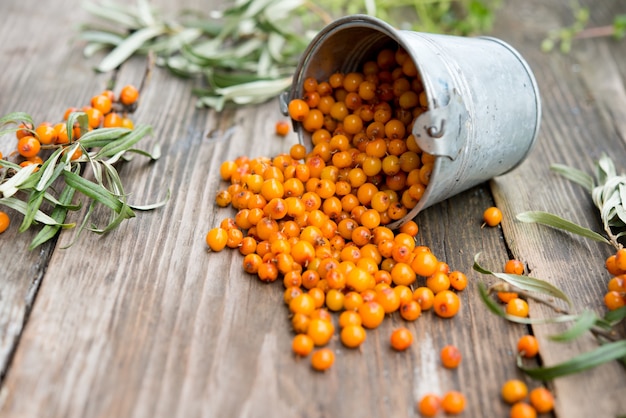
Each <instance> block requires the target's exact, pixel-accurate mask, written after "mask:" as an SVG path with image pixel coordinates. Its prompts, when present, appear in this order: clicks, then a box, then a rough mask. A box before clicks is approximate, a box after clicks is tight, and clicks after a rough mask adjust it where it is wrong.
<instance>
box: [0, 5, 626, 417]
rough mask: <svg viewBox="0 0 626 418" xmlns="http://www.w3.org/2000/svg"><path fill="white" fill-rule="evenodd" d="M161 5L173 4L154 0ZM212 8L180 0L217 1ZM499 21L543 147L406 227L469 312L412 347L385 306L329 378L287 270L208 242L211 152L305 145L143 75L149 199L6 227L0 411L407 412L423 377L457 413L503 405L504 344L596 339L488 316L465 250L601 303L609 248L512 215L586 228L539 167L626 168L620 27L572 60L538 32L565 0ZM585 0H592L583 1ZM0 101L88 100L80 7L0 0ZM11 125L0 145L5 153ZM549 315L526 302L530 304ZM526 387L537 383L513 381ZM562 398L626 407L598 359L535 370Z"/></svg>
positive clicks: (46, 107) (48, 115) (125, 70)
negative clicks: (444, 270) (54, 224)
mask: <svg viewBox="0 0 626 418" xmlns="http://www.w3.org/2000/svg"><path fill="white" fill-rule="evenodd" d="M158 3H162V4H166V3H167V2H165V1H160V2H158ZM210 3H211V2H200V1H197V0H196V1H193V0H185V1H183V2H179V4H177V5H176V6H174V4H169V5H168V6H167V7H169V8H170V9H171V10H176V8H178V7H182V6H183V5H184V6H188V7H191V8H204V9H207V8H210V5H209V4H210ZM505 3H506V5H505V6H504V7H503V8H502V9H501V10H500V12H499V14H498V17H497V19H496V27H495V30H494V32H493V35H494V36H497V37H499V38H501V39H503V40H505V41H507V42H509V43H510V44H512V45H513V46H514V47H515V48H516V49H518V50H519V52H520V53H521V54H522V55H523V56H524V57H525V58H526V60H527V61H528V62H529V64H530V66H531V67H532V69H533V70H534V73H535V76H536V78H537V81H538V84H539V88H540V90H541V94H542V99H543V121H542V127H541V132H540V135H539V139H538V143H537V146H536V147H535V148H534V150H533V151H532V153H531V155H530V156H529V158H528V159H527V160H526V161H525V162H524V163H523V164H522V165H521V166H520V167H519V168H517V169H516V170H515V171H513V172H512V173H510V174H507V175H504V176H502V177H499V178H496V179H494V180H492V181H491V182H488V183H485V184H483V185H481V186H479V187H475V188H473V189H471V190H469V191H467V192H464V193H462V194H460V195H459V196H457V197H454V198H452V199H450V200H448V201H446V202H443V203H441V204H438V205H437V206H435V207H432V208H430V209H428V210H426V211H425V212H423V213H422V214H420V215H419V217H418V219H417V220H418V223H419V225H420V228H421V232H420V235H419V240H420V241H421V242H422V243H424V244H426V245H429V246H430V247H431V248H432V249H433V251H434V252H435V254H437V255H439V256H440V257H441V258H443V259H445V260H446V261H447V262H448V263H449V264H450V265H451V266H452V267H453V268H455V269H460V270H462V271H465V272H466V273H467V274H468V277H469V278H470V281H471V285H470V287H469V288H468V289H467V290H465V291H464V292H463V293H461V296H462V303H463V307H462V312H461V314H459V315H458V316H456V317H455V318H453V319H451V320H441V319H438V318H436V317H435V316H433V315H432V314H431V313H425V314H424V315H423V316H422V317H421V318H420V319H419V320H417V321H416V322H415V323H411V324H408V327H409V328H410V329H411V330H412V331H413V332H414V334H415V337H416V342H415V344H414V345H413V346H412V347H411V349H410V350H409V351H408V352H405V353H396V352H393V351H392V350H391V349H390V348H389V344H388V337H389V334H390V332H391V330H392V329H393V328H394V327H397V326H399V325H400V324H402V323H403V321H402V320H399V319H398V318H397V317H393V318H392V319H390V320H387V321H385V322H384V324H383V325H382V326H381V327H380V328H379V329H377V330H376V331H373V332H369V333H368V337H367V338H368V339H367V342H366V343H365V344H364V346H363V348H362V350H360V351H353V350H347V349H344V348H342V347H341V344H340V342H339V341H337V340H335V341H333V342H332V343H331V347H332V348H333V349H335V351H336V354H337V361H336V364H335V366H334V367H333V368H332V369H331V370H330V371H328V372H327V373H324V374H320V373H316V372H313V371H312V370H311V368H310V366H309V364H308V361H307V360H297V359H294V357H293V356H292V355H291V352H290V341H291V337H292V334H291V331H290V328H289V322H288V317H287V310H286V308H285V306H284V305H283V304H282V285H281V284H279V283H275V284H273V285H265V284H262V283H261V282H260V281H258V280H256V279H253V278H251V277H250V276H248V275H246V274H244V273H242V270H241V257H240V256H239V254H238V253H237V252H233V251H225V252H221V253H216V254H209V253H207V250H206V247H205V244H204V235H205V233H206V232H207V231H208V229H209V228H211V227H213V226H215V225H216V224H217V223H218V222H219V221H220V220H221V219H222V218H224V217H225V216H230V215H232V212H230V210H229V209H219V210H218V209H216V208H215V206H214V204H213V199H214V196H215V194H216V192H217V191H218V190H219V189H220V188H222V187H224V184H223V183H221V181H220V180H219V176H218V167H219V164H220V163H221V162H222V161H224V160H226V159H232V158H235V157H237V156H239V155H240V154H242V153H245V154H247V155H250V156H259V155H265V156H270V155H274V154H276V153H278V152H283V151H286V150H287V149H288V147H289V146H290V145H291V144H292V143H294V142H295V141H296V138H295V137H294V136H293V135H292V136H289V137H287V138H286V139H279V138H277V137H276V136H275V135H273V125H274V122H275V121H276V120H277V119H279V118H281V117H282V115H281V114H280V112H279V110H278V103H277V101H276V100H274V101H271V102H269V103H267V104H264V105H261V106H256V107H247V108H239V109H236V110H227V111H224V112H222V113H215V112H213V111H210V110H206V109H197V108H195V107H194V99H193V96H192V94H191V87H192V85H191V84H190V83H188V82H186V81H184V80H180V79H176V78H174V77H172V76H170V75H169V74H168V73H166V72H165V71H163V70H156V71H155V72H154V74H153V77H152V80H151V88H149V89H148V90H147V91H146V92H145V95H144V97H143V98H142V103H141V106H140V109H139V111H138V112H137V114H136V120H137V121H139V122H141V123H144V124H150V125H152V126H153V127H154V129H155V133H154V135H152V136H151V137H150V138H149V139H148V140H146V141H145V142H143V145H142V146H143V147H145V148H146V149H149V148H151V147H152V146H153V145H154V144H157V143H159V144H160V145H161V147H162V158H161V159H160V160H158V161H156V162H154V163H148V162H146V161H145V160H142V159H141V158H136V159H135V160H133V161H132V162H131V163H128V164H125V165H124V166H123V167H122V168H121V175H122V177H123V179H124V181H125V184H126V188H127V191H129V192H131V194H132V195H131V196H132V201H133V202H134V203H147V202H152V201H157V200H160V199H162V198H163V197H164V195H165V194H166V193H167V191H168V190H169V191H171V194H172V196H171V200H170V202H169V203H168V204H167V205H166V206H165V207H164V208H162V209H159V210H156V211H153V212H146V213H140V214H139V215H138V216H137V218H135V219H132V220H130V221H128V222H125V223H124V224H123V225H122V226H121V227H120V228H119V229H117V230H115V231H114V232H112V233H110V234H108V235H106V236H103V237H99V236H96V235H93V234H83V235H82V236H81V237H80V238H79V239H78V241H77V242H76V243H74V245H73V246H71V247H69V248H67V249H64V247H66V246H67V245H68V244H70V243H71V240H72V237H73V235H72V233H71V232H67V233H63V234H62V235H61V236H60V238H59V239H58V241H57V242H55V243H50V244H48V245H44V246H43V247H42V248H41V249H38V250H36V251H28V250H27V246H28V243H29V242H30V240H31V239H32V237H33V236H34V233H35V231H32V232H25V233H21V234H18V232H17V229H18V225H19V217H18V216H17V214H15V213H13V212H11V211H9V212H10V213H11V214H12V219H13V224H12V225H11V227H10V228H9V230H7V231H6V232H5V233H4V234H2V235H1V236H0V379H1V380H0V417H174V416H179V417H196V416H207V417H209V416H210V417H235V416H242V417H267V416H275V417H339V416H347V417H368V416H371V417H403V416H406V417H414V416H417V415H418V414H417V412H416V408H415V403H416V401H417V400H418V399H419V397H420V396H421V395H422V394H423V393H425V392H428V391H434V392H440V393H442V392H444V391H446V390H450V389H457V390H461V391H463V392H464V393H465V395H466V396H467V399H468V404H467V409H466V412H465V413H464V414H463V416H467V417H505V416H508V406H506V405H505V404H504V403H503V402H502V401H501V400H500V398H499V388H500V386H501V384H502V383H503V382H504V381H505V380H507V379H510V378H513V377H518V378H524V377H523V376H522V374H521V373H520V372H519V371H517V370H516V367H515V355H514V344H515V342H516V340H517V338H518V337H519V336H521V335H522V334H525V333H528V332H532V333H534V334H535V335H536V336H537V337H538V338H539V340H540V344H541V353H540V361H541V363H542V364H545V365H551V364H555V363H557V362H559V361H563V360H565V359H567V358H569V357H571V356H573V355H575V354H577V353H580V352H583V351H585V350H588V349H590V348H592V347H594V346H595V343H594V341H593V339H592V338H591V336H587V337H583V338H580V339H578V340H576V341H575V342H573V343H568V344H559V343H555V342H551V341H549V340H548V339H547V336H548V335H550V334H552V333H554V332H555V331H557V330H561V329H563V328H562V327H554V326H545V325H541V326H533V327H531V328H530V327H526V326H523V325H513V324H510V323H506V322H504V321H503V320H501V319H499V318H496V317H495V316H494V315H492V314H490V313H488V312H487V310H486V309H485V307H484V305H482V303H481V302H480V300H479V297H478V293H477V289H476V286H475V284H476V283H477V282H478V281H480V280H484V281H487V282H489V279H488V278H486V277H483V276H481V275H479V274H478V273H476V272H473V271H472V269H471V266H472V262H473V257H474V255H475V254H476V253H479V252H481V253H482V256H481V261H482V263H483V264H484V265H485V266H486V267H489V268H492V269H494V270H499V269H501V266H502V265H503V264H504V262H505V261H506V260H507V259H508V258H509V257H516V258H518V259H520V260H522V261H523V262H524V263H526V265H527V267H528V270H529V271H530V272H531V273H532V275H533V276H535V277H540V278H544V279H546V280H548V281H550V282H552V283H554V284H556V285H558V286H559V287H561V288H563V289H564V290H565V291H566V293H567V294H568V295H569V296H570V297H571V298H572V300H573V301H574V302H575V306H576V309H578V310H582V309H583V308H591V309H594V310H595V311H597V312H599V313H602V312H604V307H603V303H602V296H603V294H604V292H605V290H606V283H607V281H608V279H609V277H608V274H607V273H606V272H605V270H604V268H603V263H604V259H605V258H606V257H607V256H608V255H610V254H611V250H610V249H609V248H608V247H606V246H602V245H599V244H594V243H592V242H589V241H586V240H583V239H579V238H576V237H572V236H570V235H567V234H564V233H561V232H558V231H554V230H551V229H547V228H542V227H538V226H533V225H527V224H521V223H518V222H516V221H514V216H515V215H516V214H517V213H519V212H522V211H526V210H547V211H550V212H554V213H557V214H560V215H562V216H564V217H566V218H569V219H571V220H573V221H575V222H578V223H580V224H583V225H586V226H589V227H592V228H595V229H596V230H598V229H599V221H598V216H597V214H596V211H595V209H594V207H593V205H592V203H591V201H590V199H589V198H588V196H587V195H586V194H585V192H584V191H583V190H581V188H580V187H578V186H576V185H574V184H572V183H570V182H568V181H566V180H564V179H562V178H560V177H558V176H556V175H554V174H552V173H551V172H550V171H549V165H550V164H551V163H556V162H558V163H564V164H568V165H571V166H574V167H577V168H580V169H582V170H585V171H587V172H591V170H592V166H593V163H594V161H595V160H596V159H597V158H598V157H599V156H600V155H601V154H602V153H603V152H606V153H609V154H610V155H611V156H612V157H613V159H614V160H615V161H616V162H617V164H618V166H619V168H620V169H624V164H623V162H624V161H626V159H625V157H626V149H625V147H624V142H625V141H626V89H625V88H624V84H625V82H626V60H625V59H624V57H626V42H615V41H612V40H610V39H588V40H583V41H580V42H577V43H576V44H575V47H574V51H573V52H572V53H571V54H570V55H561V54H558V53H552V54H544V53H542V52H540V50H539V43H540V41H541V39H542V38H543V37H544V36H545V34H546V32H547V30H549V29H550V28H555V27H560V26H563V25H566V24H570V23H571V21H572V18H571V15H570V8H569V2H568V1H566V0H560V1H552V2H543V1H540V0H532V1H526V2H514V1H507V2H505ZM588 3H591V1H589V2H588ZM625 11H626V3H624V2H618V1H614V2H602V3H601V4H597V2H595V3H594V4H593V7H592V14H591V20H592V24H595V25H599V24H605V23H607V22H610V21H611V19H612V17H613V16H614V15H615V14H618V13H624V12H625ZM0 16H2V17H3V23H2V25H0V41H1V42H0V62H2V63H3V66H2V68H3V71H2V76H0V114H1V115H4V114H6V113H9V112H12V111H25V112H28V113H30V114H32V115H34V116H35V118H36V119H38V120H56V119H58V117H59V115H61V114H62V112H63V111H64V109H65V108H66V107H68V106H72V105H82V104H84V103H85V102H86V100H88V98H90V97H91V96H92V95H93V94H94V93H95V92H98V91H100V90H101V89H102V88H103V87H104V86H105V84H106V82H107V80H108V78H109V77H110V74H96V73H94V72H93V71H92V68H93V66H95V64H96V61H95V60H93V59H91V60H88V59H85V58H84V57H83V56H82V53H81V48H80V44H78V43H77V42H75V41H74V36H75V35H76V31H75V25H76V24H77V23H78V22H81V21H83V20H85V19H87V18H88V16H87V14H86V12H85V11H84V10H82V9H81V8H80V7H79V2H77V1H71V0H60V1H54V2H53V1H36V0H22V1H19V2H16V1H3V2H0ZM143 69H144V61H143V60H142V59H136V60H132V61H131V62H130V63H128V64H127V65H124V66H123V67H122V69H121V70H120V71H119V74H118V75H117V83H118V86H121V85H123V84H125V83H127V82H130V83H136V82H137V80H139V79H140V77H141V74H142V72H143ZM12 146H13V143H12V142H11V139H7V138H3V139H2V141H1V142H0V150H1V151H2V152H3V153H4V154H5V155H6V154H8V152H10V151H11V148H12ZM494 202H495V204H497V206H499V207H500V208H501V209H502V210H503V212H504V214H505V219H504V221H503V223H502V227H499V228H495V229H490V228H482V229H481V227H480V224H481V220H480V218H481V214H482V211H483V210H484V209H485V208H486V207H488V206H490V205H492V204H493V203H494ZM545 315H550V312H549V311H548V310H547V309H546V308H545V307H543V306H539V305H537V304H531V316H533V317H542V316H545ZM447 343H453V344H456V345H457V346H458V347H460V349H461V350H462V352H463V355H464V360H463V363H462V365H461V367H460V368H459V369H458V370H454V371H451V370H445V369H443V368H442V367H440V366H439V365H438V360H437V353H438V350H439V348H441V347H442V346H443V345H444V344H447ZM526 381H527V382H528V384H529V385H530V386H531V387H535V386H538V385H540V384H541V382H535V381H532V380H529V379H526ZM547 385H548V387H549V388H550V389H552V390H553V391H554V394H555V395H556V400H557V403H556V410H555V413H554V414H553V416H555V417H559V418H572V417H590V416H594V417H596V418H603V417H616V416H619V415H624V414H626V397H624V396H623V395H622V392H623V388H624V387H625V385H626V373H625V372H624V370H623V368H621V367H620V366H619V365H618V364H617V363H611V364H607V365H604V366H601V367H598V368H596V369H594V370H590V371H587V372H584V373H580V374H577V375H574V376H570V377H564V378H559V379H557V380H555V381H553V382H549V383H547Z"/></svg>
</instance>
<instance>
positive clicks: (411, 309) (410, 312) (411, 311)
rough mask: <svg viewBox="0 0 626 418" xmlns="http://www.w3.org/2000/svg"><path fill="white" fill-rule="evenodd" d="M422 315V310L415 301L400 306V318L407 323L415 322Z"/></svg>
mask: <svg viewBox="0 0 626 418" xmlns="http://www.w3.org/2000/svg"><path fill="white" fill-rule="evenodd" d="M421 314H422V308H421V307H420V305H419V303H417V301H415V300H411V301H408V302H405V303H402V304H401V305H400V316H401V317H402V318H403V319H404V320H406V321H415V320H416V319H417V318H419V317H420V315H421Z"/></svg>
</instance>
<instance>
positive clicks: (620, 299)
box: [604, 290, 626, 311]
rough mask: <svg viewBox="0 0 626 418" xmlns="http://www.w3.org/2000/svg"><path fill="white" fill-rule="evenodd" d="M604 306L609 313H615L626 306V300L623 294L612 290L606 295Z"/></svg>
mask: <svg viewBox="0 0 626 418" xmlns="http://www.w3.org/2000/svg"><path fill="white" fill-rule="evenodd" d="M604 304H605V305H606V307H607V309H608V310H609V311H614V310H615V309H619V308H621V307H622V306H624V305H626V300H625V299H624V296H622V293H620V292H616V291H615V290H611V291H609V292H607V293H606V294H605V295H604Z"/></svg>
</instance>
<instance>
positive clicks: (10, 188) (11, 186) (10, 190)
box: [0, 162, 39, 198]
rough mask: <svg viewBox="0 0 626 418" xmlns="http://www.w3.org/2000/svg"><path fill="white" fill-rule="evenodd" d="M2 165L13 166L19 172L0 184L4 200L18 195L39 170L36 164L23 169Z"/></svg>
mask: <svg viewBox="0 0 626 418" xmlns="http://www.w3.org/2000/svg"><path fill="white" fill-rule="evenodd" d="M2 164H3V165H6V166H11V167H12V168H15V169H16V171H17V172H16V173H15V175H14V176H13V177H11V178H10V179H8V180H7V181H5V182H4V183H1V184H0V196H2V197H3V198H7V197H11V196H13V195H14V194H15V193H17V192H18V191H19V190H20V189H21V188H23V186H24V184H26V183H27V182H28V181H29V180H30V176H31V175H33V174H34V173H35V170H37V169H38V168H39V167H38V166H37V165H36V164H31V165H27V166H26V167H23V168H22V167H20V166H18V165H15V164H5V163H4V162H3V163H2Z"/></svg>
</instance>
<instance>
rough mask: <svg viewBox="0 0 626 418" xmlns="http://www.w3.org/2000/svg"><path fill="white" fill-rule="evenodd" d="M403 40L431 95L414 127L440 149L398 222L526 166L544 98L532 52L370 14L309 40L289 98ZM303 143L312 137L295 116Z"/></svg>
mask: <svg viewBox="0 0 626 418" xmlns="http://www.w3.org/2000/svg"><path fill="white" fill-rule="evenodd" d="M397 45H400V46H401V47H403V48H404V49H405V50H406V51H407V52H408V53H409V55H410V57H411V58H412V59H413V61H414V63H415V65H416V67H417V69H418V73H419V76H420V77H421V80H422V83H423V86H424V90H425V93H426V96H427V99H428V110H427V111H426V112H425V113H423V114H421V115H420V116H419V117H418V119H417V120H416V123H415V124H414V127H413V132H412V133H413V134H414V135H415V137H416V141H417V143H418V145H419V146H420V147H421V149H422V150H424V151H426V152H428V153H430V154H433V155H434V156H436V158H435V162H434V167H433V171H432V174H431V177H430V181H429V184H428V186H427V188H426V191H425V193H424V195H423V196H422V198H421V199H420V200H419V202H418V204H417V205H416V206H415V207H414V208H413V209H412V210H411V211H410V212H409V213H408V214H407V216H405V217H404V218H403V219H401V220H399V221H396V222H394V223H392V224H390V225H388V226H389V227H391V228H397V227H399V226H400V225H402V224H403V223H405V222H406V221H408V220H410V219H413V218H414V217H415V216H416V215H417V214H418V213H419V212H420V211H421V210H423V209H425V208H427V207H429V206H432V205H434V204H435V203H438V202H441V201H443V200H445V199H447V198H449V197H451V196H453V195H455V194H458V193H460V192H462V191H464V190H467V189H469V188H471V187H473V186H475V185H477V184H480V183H482V182H484V181H487V180H489V179H491V178H493V177H495V176H498V175H501V174H504V173H506V172H508V171H510V170H512V169H513V168H515V167H516V166H517V165H519V164H520V163H521V162H522V161H523V160H524V158H525V157H526V156H527V155H528V153H529V151H530V149H531V148H532V146H533V144H534V142H535V140H536V138H537V134H538V131H539V125H540V119H541V103H540V97H539V90H538V88H537V83H536V81H535V78H534V76H533V74H532V72H531V70H530V68H529V66H528V64H527V63H526V62H525V61H524V59H523V58H522V57H521V56H520V55H519V53H518V52H517V51H515V50H514V49H513V48H512V47H511V46H510V45H508V44H506V43H505V42H503V41H501V40H498V39H494V38H489V37H478V38H467V37H458V36H449V35H434V34H426V33H419V32H412V31H405V30H397V29H395V28H393V27H392V26H390V25H389V24H387V23H385V22H383V21H381V20H380V19H376V18H372V17H370V16H365V15H354V16H348V17H344V18H341V19H338V20H336V21H335V22H333V23H331V24H330V25H328V26H327V27H325V28H324V29H323V30H322V31H321V32H320V33H318V34H317V36H316V37H315V39H313V41H312V42H311V43H310V44H309V46H308V48H307V49H306V51H305V52H304V54H303V56H302V58H301V60H300V62H299V65H298V67H297V69H296V72H295V75H294V79H293V85H292V88H291V89H290V91H289V92H287V93H286V94H285V95H284V96H283V97H282V100H281V102H282V103H281V106H282V108H283V112H284V113H285V114H287V113H286V105H287V104H288V102H289V101H290V100H291V99H294V98H300V97H302V95H303V87H302V85H303V81H304V80H305V79H306V78H307V77H315V78H316V79H318V80H328V78H329V77H330V75H331V74H333V73H334V72H336V71H341V72H344V73H347V72H350V71H357V70H358V69H359V68H360V67H361V65H362V64H363V63H364V62H366V61H367V60H370V59H372V58H373V57H375V56H376V54H377V52H378V51H380V50H381V49H384V48H388V47H391V48H393V47H395V46H397ZM294 127H295V130H296V132H297V133H298V136H299V139H300V142H301V143H302V144H304V145H306V146H308V147H309V148H310V147H311V138H310V135H309V134H308V133H306V132H305V131H304V130H303V129H302V126H301V125H300V124H299V123H297V122H296V123H294Z"/></svg>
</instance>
